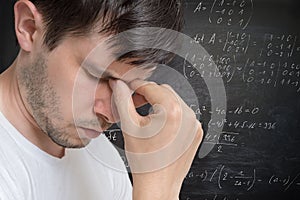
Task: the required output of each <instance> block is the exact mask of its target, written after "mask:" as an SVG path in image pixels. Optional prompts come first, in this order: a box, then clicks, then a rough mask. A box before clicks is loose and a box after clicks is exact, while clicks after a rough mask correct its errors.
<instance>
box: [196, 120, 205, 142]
mask: <svg viewBox="0 0 300 200" xmlns="http://www.w3.org/2000/svg"><path fill="white" fill-rule="evenodd" d="M197 123H198V130H197V133H196V136H195V137H196V138H195V139H196V140H198V141H202V139H203V129H202V125H201V123H200V122H197Z"/></svg>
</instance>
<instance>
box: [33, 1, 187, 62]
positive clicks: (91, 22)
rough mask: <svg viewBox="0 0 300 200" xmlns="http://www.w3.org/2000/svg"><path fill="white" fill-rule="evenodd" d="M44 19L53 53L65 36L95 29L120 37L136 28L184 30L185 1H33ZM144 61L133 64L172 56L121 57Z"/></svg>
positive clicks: (154, 52)
mask: <svg viewBox="0 0 300 200" xmlns="http://www.w3.org/2000/svg"><path fill="white" fill-rule="evenodd" d="M31 2H33V3H34V4H35V6H36V7H37V9H38V11H39V12H40V13H41V14H42V16H43V21H44V24H45V28H46V33H45V36H44V44H45V45H46V46H47V47H48V48H49V50H50V51H51V50H53V49H54V48H55V47H56V46H57V45H58V44H59V42H60V41H61V40H62V39H63V38H64V37H65V36H68V35H70V36H85V35H86V34H88V33H89V32H90V31H91V30H97V31H98V32H99V33H101V34H103V35H116V34H118V33H121V32H123V31H126V30H129V29H132V28H142V27H161V28H166V29H173V30H176V31H180V30H181V28H182V25H183V16H182V6H181V4H182V3H181V0H31ZM126 58H140V59H139V61H134V62H133V63H132V64H142V63H147V62H153V61H155V62H164V60H166V59H168V58H170V53H167V52H163V51H161V50H157V49H147V50H144V51H132V52H129V53H126V54H125V55H122V56H120V57H119V60H122V59H126Z"/></svg>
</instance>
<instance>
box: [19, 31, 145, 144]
mask: <svg viewBox="0 0 300 200" xmlns="http://www.w3.org/2000/svg"><path fill="white" fill-rule="evenodd" d="M103 41H104V40H103V37H102V38H99V37H85V38H83V37H82V38H78V37H77V38H72V37H70V38H66V39H64V40H63V41H62V42H61V43H60V44H59V46H58V47H56V48H55V49H54V50H53V51H51V52H48V51H47V50H46V49H45V47H43V46H42V44H41V43H39V45H37V46H36V48H35V51H32V54H31V55H32V56H31V58H30V61H29V62H28V64H27V65H28V66H23V67H22V68H21V70H20V73H19V83H20V87H21V88H22V90H21V92H23V96H25V99H26V104H27V105H28V106H27V107H28V108H29V109H30V110H29V112H30V113H31V114H32V116H33V118H34V120H35V121H36V123H37V125H38V127H39V128H40V129H42V130H43V132H45V133H46V134H47V135H48V136H49V137H50V138H51V139H52V140H53V141H54V142H55V143H57V144H58V145H60V146H64V147H70V148H79V147H83V146H85V145H87V144H88V143H89V141H90V139H91V138H94V137H96V136H98V135H99V132H101V131H103V130H105V129H107V128H108V127H110V126H111V124H112V123H115V122H116V121H117V120H118V119H117V118H118V117H117V115H116V114H115V112H113V110H114V108H113V106H111V105H112V99H111V95H112V90H111V88H110V86H109V79H112V78H117V79H121V80H124V81H125V82H127V83H128V82H130V81H132V80H134V79H145V78H146V76H147V75H148V71H147V70H145V69H143V68H137V67H134V66H131V65H129V64H125V63H121V62H115V61H114V62H112V61H113V57H112V52H111V51H110V50H109V49H108V48H107V44H105V43H104V42H103ZM99 43H101V44H100V45H99ZM95 47H97V48H95ZM92 50H93V51H92ZM103 71H105V73H102V72H103ZM99 78H100V79H99Z"/></svg>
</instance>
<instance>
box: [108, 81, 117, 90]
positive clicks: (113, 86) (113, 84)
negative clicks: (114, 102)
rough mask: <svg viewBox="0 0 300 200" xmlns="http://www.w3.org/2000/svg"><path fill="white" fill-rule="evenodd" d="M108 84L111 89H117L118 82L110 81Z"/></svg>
mask: <svg viewBox="0 0 300 200" xmlns="http://www.w3.org/2000/svg"><path fill="white" fill-rule="evenodd" d="M108 83H109V86H110V88H111V89H115V87H116V80H112V79H110V80H109V81H108Z"/></svg>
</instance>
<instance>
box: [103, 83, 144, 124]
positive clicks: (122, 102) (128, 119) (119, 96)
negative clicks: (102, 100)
mask: <svg viewBox="0 0 300 200" xmlns="http://www.w3.org/2000/svg"><path fill="white" fill-rule="evenodd" d="M109 85H110V87H111V89H112V91H113V94H112V100H113V103H114V104H115V106H116V108H117V112H118V115H119V116H120V120H121V123H122V124H124V125H125V124H129V123H133V124H138V122H139V119H140V117H141V116H140V115H139V114H138V113H137V112H136V109H135V105H134V102H133V100H132V97H131V90H130V89H129V87H128V86H127V85H126V84H125V83H124V82H123V81H121V80H109Z"/></svg>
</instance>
